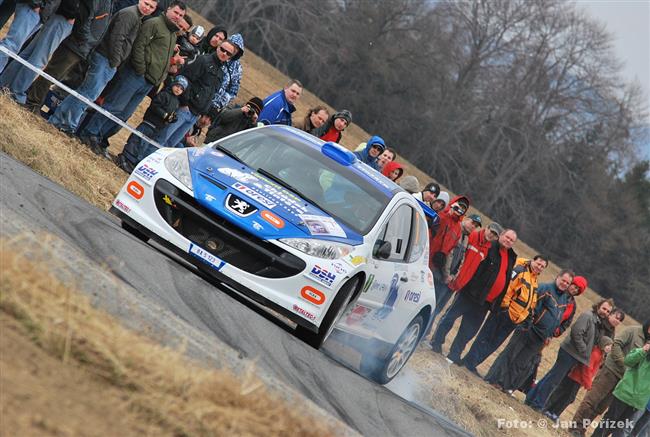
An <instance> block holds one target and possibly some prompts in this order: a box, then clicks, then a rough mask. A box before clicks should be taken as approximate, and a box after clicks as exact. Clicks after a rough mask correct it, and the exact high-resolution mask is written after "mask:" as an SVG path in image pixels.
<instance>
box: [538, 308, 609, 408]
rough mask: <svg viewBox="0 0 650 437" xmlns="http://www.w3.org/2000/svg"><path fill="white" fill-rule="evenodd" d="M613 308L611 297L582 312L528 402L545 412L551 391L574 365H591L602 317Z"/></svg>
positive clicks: (606, 315)
mask: <svg viewBox="0 0 650 437" xmlns="http://www.w3.org/2000/svg"><path fill="white" fill-rule="evenodd" d="M613 308H614V303H613V302H612V301H611V299H606V300H602V301H600V302H599V303H598V304H596V305H594V306H593V307H592V309H591V311H588V312H587V311H585V312H584V313H582V314H580V316H579V317H578V319H577V320H576V321H575V323H574V324H573V326H571V330H570V332H569V335H568V336H567V337H566V338H565V339H564V341H562V344H561V345H560V348H559V350H558V352H557V358H556V360H555V364H553V367H552V368H551V370H549V371H548V372H547V373H546V375H544V377H543V378H542V379H541V380H540V381H539V382H538V383H537V385H536V386H535V387H534V388H533V389H532V390H530V391H529V392H528V394H527V395H526V405H528V406H530V407H531V408H533V409H534V410H537V411H540V412H542V411H543V409H544V405H545V404H546V401H547V399H548V397H549V396H550V395H551V392H553V390H555V388H556V387H557V385H558V384H559V383H560V382H561V381H562V380H563V379H564V377H565V376H567V375H568V374H569V372H570V371H571V369H572V368H573V367H574V366H576V365H578V364H582V365H584V366H588V365H589V361H590V358H591V351H592V350H593V348H594V345H596V344H598V342H599V341H600V337H602V335H603V334H602V331H603V327H602V326H603V321H604V319H606V318H607V317H608V316H609V313H610V312H611V311H612V309H613Z"/></svg>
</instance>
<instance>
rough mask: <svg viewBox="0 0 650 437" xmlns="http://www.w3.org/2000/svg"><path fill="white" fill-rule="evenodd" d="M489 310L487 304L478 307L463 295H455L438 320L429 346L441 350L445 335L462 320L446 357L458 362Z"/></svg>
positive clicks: (461, 293)
mask: <svg viewBox="0 0 650 437" xmlns="http://www.w3.org/2000/svg"><path fill="white" fill-rule="evenodd" d="M489 310H490V305H489V304H487V303H484V304H482V305H479V304H477V303H476V302H474V301H473V300H472V298H470V297H468V296H467V295H466V294H465V293H463V292H460V293H456V299H455V300H454V301H453V302H452V304H451V306H450V307H449V308H448V309H447V311H445V314H444V315H443V316H442V319H440V323H438V327H437V328H436V332H435V333H434V334H433V338H432V339H431V346H432V347H433V348H434V349H437V348H441V347H442V344H443V343H444V342H445V337H447V334H448V333H449V331H450V330H451V328H452V327H453V326H454V322H455V321H456V319H458V318H459V317H462V318H463V320H462V321H461V322H460V328H459V329H458V333H457V334H456V337H455V338H454V341H453V343H452V344H451V348H450V349H449V354H448V355H447V358H449V359H450V360H452V361H453V362H455V363H458V362H460V354H461V353H463V350H464V349H465V346H467V343H469V342H470V340H471V339H472V338H473V337H474V336H475V335H476V333H477V332H478V330H479V329H480V328H481V324H482V323H483V320H485V315H486V314H487V312H488V311H489Z"/></svg>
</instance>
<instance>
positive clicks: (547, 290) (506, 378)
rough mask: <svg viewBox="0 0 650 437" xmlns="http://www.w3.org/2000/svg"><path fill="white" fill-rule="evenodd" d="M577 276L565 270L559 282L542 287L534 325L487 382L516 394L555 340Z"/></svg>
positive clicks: (513, 342) (517, 337) (523, 330)
mask: <svg viewBox="0 0 650 437" xmlns="http://www.w3.org/2000/svg"><path fill="white" fill-rule="evenodd" d="M574 276H575V274H574V273H573V272H572V271H571V270H562V271H561V272H560V273H559V274H558V275H557V277H556V278H555V281H553V282H551V283H544V284H540V286H539V287H538V289H537V305H536V306H535V310H534V311H533V319H532V321H531V322H532V323H531V324H527V325H526V326H520V327H519V329H517V330H515V333H514V334H513V336H512V337H511V338H510V341H509V342H508V345H507V346H506V348H505V349H504V350H503V352H501V354H499V356H498V357H497V359H496V361H495V362H494V363H493V364H492V367H490V370H489V372H488V373H487V375H486V376H485V380H486V381H487V382H488V383H490V384H492V385H494V386H496V387H498V388H499V389H501V390H505V391H507V390H516V389H517V388H519V387H520V386H521V385H522V384H523V383H524V381H525V380H526V379H527V378H528V376H529V374H530V370H531V369H530V362H531V361H532V360H533V359H534V358H535V357H536V356H537V354H538V353H539V351H540V350H541V349H542V348H543V347H544V345H545V344H546V343H548V341H549V339H550V338H551V337H553V333H554V332H555V329H556V328H557V327H558V326H559V324H560V321H561V320H562V314H563V312H564V309H565V308H566V306H567V302H569V297H570V295H569V291H568V288H569V285H571V282H572V281H573V277H574Z"/></svg>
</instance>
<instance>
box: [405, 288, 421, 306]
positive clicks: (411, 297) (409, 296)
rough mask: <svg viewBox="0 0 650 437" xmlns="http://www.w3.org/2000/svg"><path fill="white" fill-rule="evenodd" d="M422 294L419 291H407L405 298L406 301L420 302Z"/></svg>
mask: <svg viewBox="0 0 650 437" xmlns="http://www.w3.org/2000/svg"><path fill="white" fill-rule="evenodd" d="M421 296H422V294H421V293H420V292H419V291H411V290H409V291H407V292H406V294H405V295H404V300H405V301H406V302H413V303H418V302H420V297H421Z"/></svg>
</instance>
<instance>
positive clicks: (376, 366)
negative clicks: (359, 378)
mask: <svg viewBox="0 0 650 437" xmlns="http://www.w3.org/2000/svg"><path fill="white" fill-rule="evenodd" d="M424 328H425V327H424V319H423V318H422V315H420V314H418V315H417V316H416V317H415V318H414V319H413V320H411V323H409V325H408V326H407V327H406V329H404V332H402V335H400V337H399V339H397V341H396V342H395V344H394V345H393V347H392V348H391V350H390V352H388V354H386V355H384V356H382V357H377V356H376V355H372V354H365V355H364V356H363V358H362V359H361V372H362V373H363V374H365V375H366V376H368V377H369V378H370V379H372V380H373V381H375V382H377V383H379V384H387V383H388V382H390V381H391V380H392V379H393V378H394V377H395V376H397V374H398V373H399V372H400V370H402V367H404V365H405V364H406V363H407V362H408V360H409V358H411V355H413V352H415V349H417V346H418V343H419V342H420V338H421V337H422V330H423V329H424Z"/></svg>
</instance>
